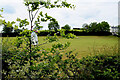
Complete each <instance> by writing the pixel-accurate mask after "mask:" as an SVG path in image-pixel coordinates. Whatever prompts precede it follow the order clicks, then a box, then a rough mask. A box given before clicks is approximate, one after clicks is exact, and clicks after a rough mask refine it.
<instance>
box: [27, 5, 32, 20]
mask: <svg viewBox="0 0 120 80" xmlns="http://www.w3.org/2000/svg"><path fill="white" fill-rule="evenodd" d="M28 11H29V18H30V21H31V16H30V8H29V6H28Z"/></svg>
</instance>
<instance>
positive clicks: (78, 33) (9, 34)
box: [0, 30, 112, 37]
mask: <svg viewBox="0 0 120 80" xmlns="http://www.w3.org/2000/svg"><path fill="white" fill-rule="evenodd" d="M54 33H56V32H55V31H48V30H43V31H40V33H38V36H47V35H50V36H53V35H54ZM67 33H72V34H75V35H76V36H109V35H112V33H110V32H81V31H73V30H72V31H65V34H67ZM0 35H1V36H2V37H16V36H21V35H20V34H19V33H0ZM57 35H58V36H60V31H58V32H57ZM1 36H0V37H1Z"/></svg>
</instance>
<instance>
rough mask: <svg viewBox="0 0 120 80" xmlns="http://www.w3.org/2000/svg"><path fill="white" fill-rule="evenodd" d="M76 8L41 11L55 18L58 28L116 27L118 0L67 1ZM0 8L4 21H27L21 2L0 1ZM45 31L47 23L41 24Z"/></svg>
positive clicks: (25, 11)
mask: <svg viewBox="0 0 120 80" xmlns="http://www.w3.org/2000/svg"><path fill="white" fill-rule="evenodd" d="M67 1H68V2H69V3H72V4H74V5H76V8H75V9H74V10H73V9H67V8H59V9H57V8H55V9H44V8H43V9H42V11H43V12H44V13H46V12H47V13H48V15H50V16H52V17H54V18H56V20H57V21H58V22H59V25H60V27H62V26H64V25H65V24H69V25H70V26H71V27H72V28H75V27H76V28H80V27H82V25H83V24H84V23H87V24H90V23H91V22H102V21H107V22H108V23H109V24H110V25H111V26H116V25H118V1H119V0H99V1H98V0H67ZM0 8H4V12H3V13H2V14H3V16H4V19H5V20H8V21H15V20H16V19H17V17H19V18H21V19H25V18H27V19H28V12H27V8H26V7H25V6H24V4H23V0H0ZM41 25H43V26H44V28H43V29H47V25H48V23H44V24H41Z"/></svg>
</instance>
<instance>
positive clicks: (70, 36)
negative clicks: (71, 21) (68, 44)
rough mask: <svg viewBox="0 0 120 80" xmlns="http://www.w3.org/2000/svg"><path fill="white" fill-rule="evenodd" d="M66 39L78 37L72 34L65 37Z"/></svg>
mask: <svg viewBox="0 0 120 80" xmlns="http://www.w3.org/2000/svg"><path fill="white" fill-rule="evenodd" d="M65 37H66V38H67V39H69V38H72V39H73V38H76V35H74V34H72V33H68V34H67V35H65Z"/></svg>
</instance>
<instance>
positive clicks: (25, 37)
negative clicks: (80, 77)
mask: <svg viewBox="0 0 120 80" xmlns="http://www.w3.org/2000/svg"><path fill="white" fill-rule="evenodd" d="M24 4H25V6H26V7H28V12H29V18H30V25H31V30H28V29H25V28H24V26H27V25H29V22H28V21H27V19H24V20H21V19H20V18H17V21H18V22H19V27H20V28H22V29H23V31H22V32H21V33H20V34H21V35H22V36H21V37H17V39H16V41H14V42H13V44H14V47H13V48H11V49H10V50H9V53H11V55H10V58H8V59H7V58H6V59H5V60H6V61H5V62H6V63H7V64H8V68H9V70H8V71H6V70H4V69H3V75H4V78H28V79H31V80H32V79H33V78H34V79H40V78H45V79H46V78H53V79H55V78H70V77H73V78H75V77H76V75H77V74H78V73H77V70H78V68H79V67H78V66H79V62H78V59H77V58H76V55H73V54H72V51H70V52H68V53H66V59H65V60H63V55H62V54H61V53H63V52H61V50H63V49H66V48H67V47H69V45H70V43H69V42H67V43H65V44H61V43H58V44H54V45H53V46H52V48H50V49H43V48H41V46H40V45H43V44H44V43H43V44H39V45H35V46H34V45H32V41H31V32H32V28H33V26H34V25H36V27H34V29H40V28H41V26H40V23H41V22H46V21H48V20H49V21H56V19H55V18H53V17H51V16H48V15H47V13H45V14H43V12H42V11H40V10H41V8H47V9H51V8H62V7H67V8H74V7H75V6H74V5H71V4H68V3H67V2H66V0H65V1H62V0H56V1H54V2H53V3H52V2H51V1H50V0H47V1H43V0H35V1H29V0H24ZM38 12H40V13H39V15H38V16H37V18H35V17H36V15H37V13H38ZM17 28H18V26H16V29H17ZM46 40H47V42H53V41H57V40H58V38H57V35H56V34H54V36H53V37H50V36H48V37H47V38H46ZM47 42H46V43H47ZM76 65H77V66H76Z"/></svg>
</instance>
